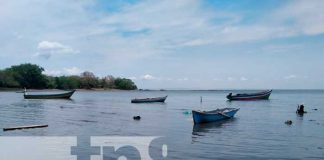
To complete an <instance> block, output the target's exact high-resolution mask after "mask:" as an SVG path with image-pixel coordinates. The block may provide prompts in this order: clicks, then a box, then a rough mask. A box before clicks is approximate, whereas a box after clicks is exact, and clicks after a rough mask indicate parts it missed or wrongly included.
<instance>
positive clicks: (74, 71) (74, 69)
mask: <svg viewBox="0 0 324 160" xmlns="http://www.w3.org/2000/svg"><path fill="white" fill-rule="evenodd" d="M63 70H64V72H65V73H66V74H68V75H79V74H81V73H82V72H83V71H82V70H81V69H79V68H78V67H72V68H64V69H63Z"/></svg>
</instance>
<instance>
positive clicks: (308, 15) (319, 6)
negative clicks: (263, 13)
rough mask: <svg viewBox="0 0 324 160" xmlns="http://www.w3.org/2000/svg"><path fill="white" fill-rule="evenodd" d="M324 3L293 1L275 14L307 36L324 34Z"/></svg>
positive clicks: (319, 1)
mask: <svg viewBox="0 0 324 160" xmlns="http://www.w3.org/2000/svg"><path fill="white" fill-rule="evenodd" d="M323 8H324V1H323V0H312V1H307V0H298V1H291V2H290V3H288V4H287V5H286V6H284V7H282V8H280V9H279V10H278V11H276V12H275V14H274V15H275V16H276V18H278V19H279V20H281V21H283V22H290V23H293V24H292V27H293V28H294V29H295V30H297V31H298V32H301V33H303V34H306V35H317V34H322V33H324V10H323Z"/></svg>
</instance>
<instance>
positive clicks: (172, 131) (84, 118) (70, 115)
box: [0, 90, 324, 160]
mask: <svg viewBox="0 0 324 160" xmlns="http://www.w3.org/2000/svg"><path fill="white" fill-rule="evenodd" d="M243 92H244V91H243ZM228 93H229V91H113V92H109V91H79V92H76V93H75V94H74V95H73V96H72V100H24V99H23V96H22V94H21V93H14V92H0V128H4V127H12V126H21V125H28V124H48V125H49V127H47V128H39V129H29V130H16V131H10V132H3V131H2V130H1V131H0V136H80V135H83V136H162V137H164V138H163V140H164V142H163V143H165V144H167V146H168V157H167V159H195V160H197V159H324V91H321V90H299V91H298V90H293V91H284V90H281V91H279V90H275V91H274V92H273V93H272V95H271V96H270V100H261V101H233V102H228V101H226V98H225V96H226V94H228ZM164 95H168V98H167V100H166V103H156V104H131V103H130V100H131V99H132V98H134V97H154V96H164ZM200 96H202V98H203V102H202V104H201V103H200ZM301 103H304V104H305V110H306V111H308V113H307V114H305V115H304V116H303V117H300V116H297V115H296V113H295V111H296V108H297V104H301ZM225 106H226V107H235V108H240V111H238V113H237V114H236V115H235V118H234V119H232V120H228V121H223V122H220V123H210V124H205V125H194V124H193V121H192V115H191V114H190V112H191V110H192V109H199V110H212V109H216V108H221V107H225ZM315 108H316V109H318V110H313V109H315ZM188 113H189V114H188ZM134 115H140V116H141V117H142V119H141V120H140V121H134V120H133V116H134ZM286 120H292V121H293V123H292V125H290V126H289V125H286V124H285V123H284V122H285V121H286Z"/></svg>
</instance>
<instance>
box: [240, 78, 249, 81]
mask: <svg viewBox="0 0 324 160" xmlns="http://www.w3.org/2000/svg"><path fill="white" fill-rule="evenodd" d="M240 80H241V81H247V80H248V79H247V78H245V77H241V78H240Z"/></svg>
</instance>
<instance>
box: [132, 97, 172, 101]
mask: <svg viewBox="0 0 324 160" xmlns="http://www.w3.org/2000/svg"><path fill="white" fill-rule="evenodd" d="M167 97H168V96H165V97H156V98H144V99H132V100H131V102H132V103H154V102H160V103H164V102H165V100H166V98H167Z"/></svg>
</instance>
